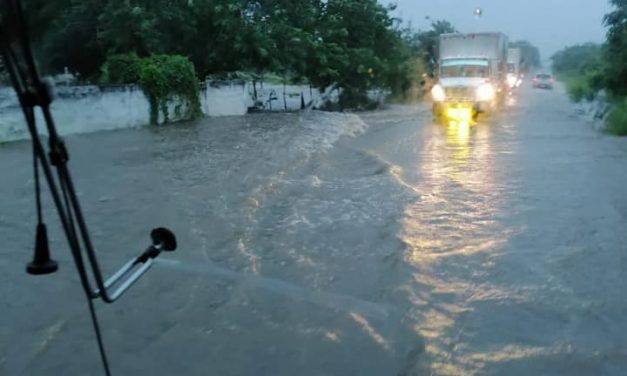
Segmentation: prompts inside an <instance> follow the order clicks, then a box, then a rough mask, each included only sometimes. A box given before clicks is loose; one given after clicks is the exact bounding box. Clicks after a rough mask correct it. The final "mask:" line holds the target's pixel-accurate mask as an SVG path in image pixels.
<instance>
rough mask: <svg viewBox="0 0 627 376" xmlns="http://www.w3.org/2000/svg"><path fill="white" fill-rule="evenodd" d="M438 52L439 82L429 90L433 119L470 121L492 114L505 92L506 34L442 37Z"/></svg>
mask: <svg viewBox="0 0 627 376" xmlns="http://www.w3.org/2000/svg"><path fill="white" fill-rule="evenodd" d="M438 51H439V52H438V80H437V84H436V85H435V86H433V88H432V90H431V97H432V99H433V116H434V118H435V119H439V118H441V117H443V116H445V117H448V118H453V119H454V120H469V118H471V117H472V118H474V117H475V116H476V115H477V114H479V113H490V112H493V111H494V110H495V109H496V106H497V103H498V102H499V98H500V97H501V96H502V95H503V94H504V93H506V92H507V82H506V68H505V67H506V62H507V37H506V36H505V34H502V33H474V34H442V35H440V40H439V49H438ZM460 117H461V118H462V119H459V118H460Z"/></svg>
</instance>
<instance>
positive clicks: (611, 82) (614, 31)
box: [552, 0, 627, 135]
mask: <svg viewBox="0 0 627 376" xmlns="http://www.w3.org/2000/svg"><path fill="white" fill-rule="evenodd" d="M610 2H611V3H612V5H614V10H613V11H612V12H611V13H609V14H607V15H606V16H605V19H604V22H605V25H606V26H607V27H608V32H607V40H606V41H605V43H604V44H603V45H598V44H594V43H588V44H584V45H578V46H571V47H567V48H565V49H563V50H562V51H559V52H558V53H556V54H555V55H554V56H553V57H552V60H553V71H554V73H555V74H556V75H557V77H558V78H559V79H560V80H561V81H563V82H564V83H565V85H566V89H567V91H568V94H569V96H570V98H571V99H572V100H573V101H575V102H581V101H583V100H587V101H592V100H595V99H596V98H597V97H598V96H604V97H605V98H606V99H607V100H608V102H609V104H610V109H609V111H608V112H607V117H606V118H605V121H606V130H607V131H608V132H609V133H612V134H616V135H627V1H624V0H610Z"/></svg>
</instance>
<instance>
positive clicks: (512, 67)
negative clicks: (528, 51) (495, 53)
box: [507, 63, 516, 73]
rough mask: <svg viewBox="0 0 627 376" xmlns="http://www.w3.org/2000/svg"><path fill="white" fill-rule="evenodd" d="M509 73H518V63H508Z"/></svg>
mask: <svg viewBox="0 0 627 376" xmlns="http://www.w3.org/2000/svg"><path fill="white" fill-rule="evenodd" d="M507 73H516V64H513V63H509V64H507Z"/></svg>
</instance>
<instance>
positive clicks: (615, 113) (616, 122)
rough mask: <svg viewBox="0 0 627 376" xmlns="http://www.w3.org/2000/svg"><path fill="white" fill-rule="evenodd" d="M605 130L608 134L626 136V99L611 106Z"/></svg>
mask: <svg viewBox="0 0 627 376" xmlns="http://www.w3.org/2000/svg"><path fill="white" fill-rule="evenodd" d="M606 125H607V126H606V128H605V130H606V131H607V132H608V133H611V134H614V135H618V136H627V98H621V99H620V100H618V101H616V103H614V105H613V106H612V109H611V110H610V112H609V114H608V115H607V120H606Z"/></svg>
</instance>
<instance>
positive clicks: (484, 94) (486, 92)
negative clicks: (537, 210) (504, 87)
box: [477, 84, 496, 102]
mask: <svg viewBox="0 0 627 376" xmlns="http://www.w3.org/2000/svg"><path fill="white" fill-rule="evenodd" d="M494 97H496V91H495V90H494V87H493V86H492V85H490V84H483V85H481V86H479V87H478V88H477V100H478V101H480V102H488V101H491V100H493V99H494Z"/></svg>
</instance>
